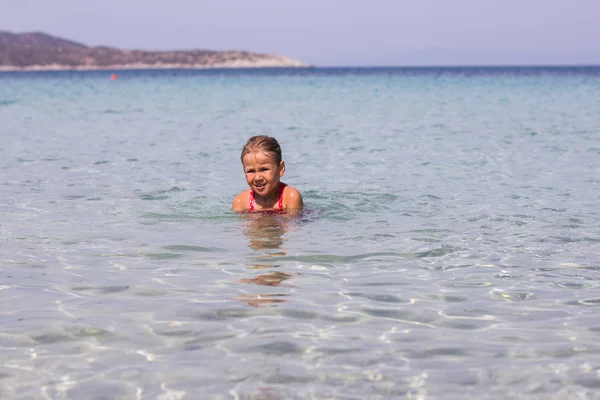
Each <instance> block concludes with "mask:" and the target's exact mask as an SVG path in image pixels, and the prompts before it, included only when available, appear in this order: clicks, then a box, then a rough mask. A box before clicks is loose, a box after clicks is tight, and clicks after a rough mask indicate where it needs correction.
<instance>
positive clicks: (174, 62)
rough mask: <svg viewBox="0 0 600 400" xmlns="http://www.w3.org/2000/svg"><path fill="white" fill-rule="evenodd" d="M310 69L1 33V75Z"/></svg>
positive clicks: (245, 55) (285, 60) (259, 59)
mask: <svg viewBox="0 0 600 400" xmlns="http://www.w3.org/2000/svg"><path fill="white" fill-rule="evenodd" d="M291 67H311V65H309V64H306V63H303V62H301V61H298V60H294V59H292V58H289V57H285V56H282V55H279V54H264V53H253V52H248V51H212V50H181V51H145V50H121V49H116V48H111V47H88V46H86V45H84V44H81V43H78V42H74V41H71V40H67V39H63V38H59V37H56V36H52V35H48V34H46V33H41V32H33V33H22V34H15V33H10V32H5V31H0V71H86V70H87V71H93V70H123V69H208V68H291Z"/></svg>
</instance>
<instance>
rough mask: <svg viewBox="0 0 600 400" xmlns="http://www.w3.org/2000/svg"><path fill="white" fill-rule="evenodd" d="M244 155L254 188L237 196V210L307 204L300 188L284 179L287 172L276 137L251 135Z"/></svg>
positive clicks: (283, 208)
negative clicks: (285, 181) (288, 183)
mask: <svg viewBox="0 0 600 400" xmlns="http://www.w3.org/2000/svg"><path fill="white" fill-rule="evenodd" d="M240 158H241V160H242V165H243V167H244V174H245V175H246V182H248V186H250V189H248V190H245V191H243V192H242V193H240V194H238V195H237V196H236V197H235V199H233V203H232V204H231V208H232V209H233V211H238V212H284V211H298V210H301V209H302V207H304V203H303V202H302V195H301V194H300V192H299V191H298V190H297V189H296V188H293V187H291V186H288V185H286V184H285V183H283V182H281V180H280V179H281V177H282V176H283V174H284V173H285V163H284V162H283V160H282V159H281V147H280V146H279V143H277V140H275V138H272V137H270V136H264V135H261V136H253V137H251V138H250V139H248V142H246V145H245V146H244V148H243V149H242V155H241V157H240Z"/></svg>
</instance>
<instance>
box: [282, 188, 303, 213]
mask: <svg viewBox="0 0 600 400" xmlns="http://www.w3.org/2000/svg"><path fill="white" fill-rule="evenodd" d="M283 204H284V206H285V208H291V209H299V208H302V207H303V206H304V202H303V200H302V194H301V193H300V191H299V190H298V189H296V188H295V187H293V186H290V185H287V186H286V187H285V189H284V191H283Z"/></svg>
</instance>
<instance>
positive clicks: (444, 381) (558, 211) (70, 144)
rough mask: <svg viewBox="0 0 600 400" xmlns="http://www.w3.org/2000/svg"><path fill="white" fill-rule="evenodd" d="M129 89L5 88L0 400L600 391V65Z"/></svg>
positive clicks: (163, 77) (126, 77)
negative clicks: (254, 183)
mask: <svg viewBox="0 0 600 400" xmlns="http://www.w3.org/2000/svg"><path fill="white" fill-rule="evenodd" d="M109 77H110V72H77V73H74V72H52V73H0V212H1V219H0V299H1V302H0V398H7V399H63V398H64V399H160V400H167V399H310V398H314V399H395V398H413V399H465V398H473V399H521V398H523V399H524V398H527V399H537V398H539V399H548V398H553V399H586V398H595V396H597V395H598V393H599V391H600V345H599V344H598V343H599V342H600V318H599V315H600V314H599V313H600V263H599V262H600V261H599V256H598V255H599V254H600V228H599V226H600V213H599V209H600V206H599V200H600V113H599V112H598V110H600V68H454V69H452V68H449V69H439V68H429V69H302V70H221V71H123V72H118V79H117V80H116V81H111V80H110V79H109ZM263 133H266V134H270V135H273V136H275V137H276V138H277V139H278V140H279V141H280V143H281V145H282V148H283V156H284V160H285V161H286V165H287V171H286V175H285V177H284V181H285V182H286V183H288V184H291V185H293V186H295V187H297V188H298V189H299V190H301V192H302V193H303V195H304V199H305V204H306V207H307V211H306V212H305V213H304V215H303V216H302V217H301V218H299V219H292V220H290V219H288V218H285V217H282V216H272V215H271V216H239V215H235V214H233V213H232V212H231V211H230V205H231V200H232V199H233V197H234V196H235V194H237V193H238V192H239V191H241V190H244V189H245V188H246V183H245V180H244V176H243V174H242V169H241V164H240V161H239V153H240V151H241V148H242V146H243V144H244V142H245V141H246V139H247V138H248V137H249V136H251V135H254V134H263Z"/></svg>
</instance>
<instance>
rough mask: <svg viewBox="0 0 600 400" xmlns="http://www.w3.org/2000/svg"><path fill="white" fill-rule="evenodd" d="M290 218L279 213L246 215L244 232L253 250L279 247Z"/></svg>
mask: <svg viewBox="0 0 600 400" xmlns="http://www.w3.org/2000/svg"><path fill="white" fill-rule="evenodd" d="M289 224H290V220H289V219H288V218H285V217H283V216H280V215H260V216H258V215H248V216H247V218H246V228H245V229H244V233H245V234H246V236H247V237H248V240H249V241H250V243H249V246H250V248H252V249H254V250H263V249H280V248H281V245H282V244H283V241H284V235H285V234H286V232H287V230H288V226H289Z"/></svg>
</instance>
